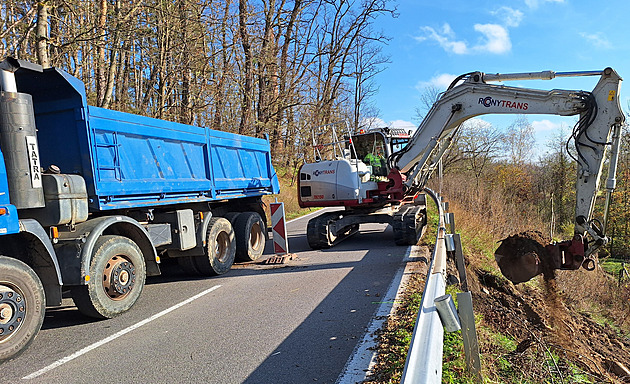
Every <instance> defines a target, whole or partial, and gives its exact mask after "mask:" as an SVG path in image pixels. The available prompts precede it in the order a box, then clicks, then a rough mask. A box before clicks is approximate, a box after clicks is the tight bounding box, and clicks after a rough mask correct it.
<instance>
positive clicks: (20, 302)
mask: <svg viewBox="0 0 630 384" xmlns="http://www.w3.org/2000/svg"><path fill="white" fill-rule="evenodd" d="M25 314H26V308H25V305H24V299H23V298H22V295H20V294H19V293H18V292H17V291H15V290H14V289H12V288H11V287H8V286H5V285H0V340H1V339H2V338H3V337H6V336H9V335H10V334H12V333H13V332H15V331H16V330H17V329H18V328H19V327H20V324H21V323H22V320H23V319H24V315H25Z"/></svg>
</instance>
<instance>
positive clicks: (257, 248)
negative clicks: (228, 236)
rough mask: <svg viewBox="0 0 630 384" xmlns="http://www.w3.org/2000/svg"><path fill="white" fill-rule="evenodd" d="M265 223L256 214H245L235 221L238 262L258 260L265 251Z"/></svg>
mask: <svg viewBox="0 0 630 384" xmlns="http://www.w3.org/2000/svg"><path fill="white" fill-rule="evenodd" d="M265 229H266V228H265V222H264V221H263V220H262V218H261V217H260V215H259V214H258V213H256V212H243V213H241V214H240V215H238V217H237V218H236V220H235V221H234V234H235V235H236V260H238V261H254V260H258V259H259V258H260V257H261V256H262V254H263V252H264V251H265V232H264V231H265Z"/></svg>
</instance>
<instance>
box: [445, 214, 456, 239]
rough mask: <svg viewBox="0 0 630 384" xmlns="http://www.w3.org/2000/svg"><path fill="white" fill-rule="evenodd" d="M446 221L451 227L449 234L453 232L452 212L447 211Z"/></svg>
mask: <svg viewBox="0 0 630 384" xmlns="http://www.w3.org/2000/svg"><path fill="white" fill-rule="evenodd" d="M446 216H447V219H446V221H447V223H448V224H449V225H450V227H451V229H450V231H449V232H450V233H451V234H453V235H454V234H455V214H454V213H453V212H450V213H447V214H446Z"/></svg>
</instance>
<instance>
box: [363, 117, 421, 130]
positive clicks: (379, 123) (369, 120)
mask: <svg viewBox="0 0 630 384" xmlns="http://www.w3.org/2000/svg"><path fill="white" fill-rule="evenodd" d="M359 127H360V128H363V129H370V128H384V127H390V128H402V129H404V130H407V131H415V130H416V128H417V127H418V126H417V125H416V124H414V123H412V122H411V121H407V120H392V121H390V122H389V123H387V122H385V120H383V119H381V118H380V117H366V118H364V119H363V120H361V122H360V123H359Z"/></svg>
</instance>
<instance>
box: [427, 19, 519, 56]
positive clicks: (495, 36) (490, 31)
mask: <svg viewBox="0 0 630 384" xmlns="http://www.w3.org/2000/svg"><path fill="white" fill-rule="evenodd" d="M474 29H475V31H477V32H479V33H481V35H482V36H483V37H482V39H481V42H480V43H479V44H477V45H474V46H472V47H471V48H469V47H468V43H466V42H465V41H461V40H457V39H456V37H455V32H454V31H453V29H452V28H451V26H450V25H449V24H448V23H445V24H444V25H443V26H442V29H441V30H440V31H436V30H435V29H433V28H431V27H422V28H421V30H422V31H423V32H424V35H423V36H417V37H415V39H416V40H417V41H419V42H423V41H426V40H432V41H435V42H437V43H438V44H439V45H440V46H441V47H442V48H443V49H444V50H445V51H447V52H452V53H454V54H456V55H464V54H469V53H472V52H476V53H485V52H489V53H494V54H502V53H506V52H509V51H510V50H511V49H512V42H511V41H510V36H509V33H508V30H507V29H506V28H505V27H503V26H501V25H499V24H475V26H474Z"/></svg>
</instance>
